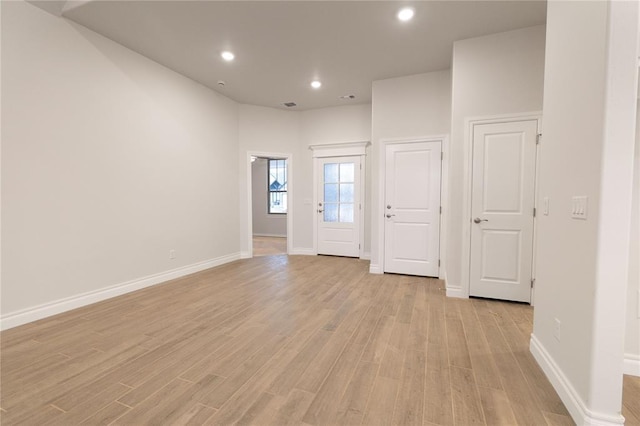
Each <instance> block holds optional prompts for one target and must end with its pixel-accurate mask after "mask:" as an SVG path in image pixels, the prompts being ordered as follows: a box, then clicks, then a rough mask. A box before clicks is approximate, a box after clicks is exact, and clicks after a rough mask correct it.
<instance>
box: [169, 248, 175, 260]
mask: <svg viewBox="0 0 640 426" xmlns="http://www.w3.org/2000/svg"><path fill="white" fill-rule="evenodd" d="M175 258H176V251H175V250H173V249H172V250H169V259H175Z"/></svg>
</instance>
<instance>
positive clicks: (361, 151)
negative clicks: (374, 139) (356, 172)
mask: <svg viewBox="0 0 640 426" xmlns="http://www.w3.org/2000/svg"><path fill="white" fill-rule="evenodd" d="M369 145H371V142H370V141H358V142H337V143H323V144H316V145H309V149H310V150H312V151H313V158H322V157H350V156H353V155H362V156H363V155H366V149H367V147H368V146H369Z"/></svg>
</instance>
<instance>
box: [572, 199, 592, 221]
mask: <svg viewBox="0 0 640 426" xmlns="http://www.w3.org/2000/svg"><path fill="white" fill-rule="evenodd" d="M587 201H588V198H587V197H586V196H584V195H582V196H576V197H572V198H571V218H572V219H582V220H586V219H587V210H588V209H587V207H588V203H587Z"/></svg>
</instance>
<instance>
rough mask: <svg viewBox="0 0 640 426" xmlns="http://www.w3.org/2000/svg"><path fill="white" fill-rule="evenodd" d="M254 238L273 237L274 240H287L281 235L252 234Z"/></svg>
mask: <svg viewBox="0 0 640 426" xmlns="http://www.w3.org/2000/svg"><path fill="white" fill-rule="evenodd" d="M253 236H254V237H274V238H287V236H286V235H282V234H256V233H254V234H253Z"/></svg>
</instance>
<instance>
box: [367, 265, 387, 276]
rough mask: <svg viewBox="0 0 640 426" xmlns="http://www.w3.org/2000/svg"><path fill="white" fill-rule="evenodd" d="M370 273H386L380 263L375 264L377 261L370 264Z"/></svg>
mask: <svg viewBox="0 0 640 426" xmlns="http://www.w3.org/2000/svg"><path fill="white" fill-rule="evenodd" d="M369 273H370V274H382V273H384V271H383V270H382V268H381V267H380V265H378V264H375V263H371V264H370V265H369Z"/></svg>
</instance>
